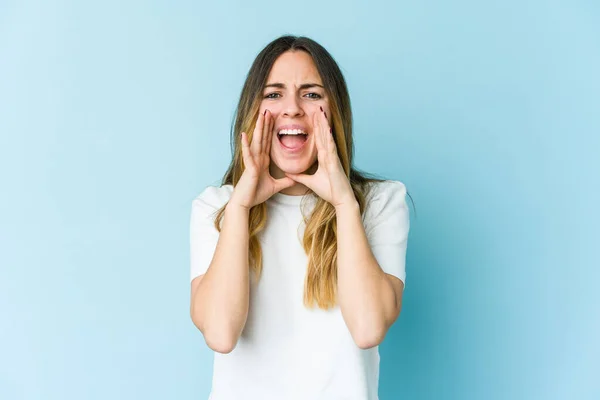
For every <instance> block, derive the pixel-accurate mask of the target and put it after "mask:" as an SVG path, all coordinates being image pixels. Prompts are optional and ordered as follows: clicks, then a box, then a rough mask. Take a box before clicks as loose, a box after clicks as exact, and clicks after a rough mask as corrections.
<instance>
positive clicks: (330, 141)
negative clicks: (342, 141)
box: [325, 127, 337, 154]
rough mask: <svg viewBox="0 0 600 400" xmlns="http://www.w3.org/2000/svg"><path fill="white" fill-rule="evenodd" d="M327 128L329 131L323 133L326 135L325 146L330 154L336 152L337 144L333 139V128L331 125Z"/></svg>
mask: <svg viewBox="0 0 600 400" xmlns="http://www.w3.org/2000/svg"><path fill="white" fill-rule="evenodd" d="M327 129H329V132H327V133H326V134H325V136H326V137H327V148H328V150H329V151H330V152H331V153H332V154H337V146H336V144H335V140H334V139H333V129H332V128H331V127H329V128H327Z"/></svg>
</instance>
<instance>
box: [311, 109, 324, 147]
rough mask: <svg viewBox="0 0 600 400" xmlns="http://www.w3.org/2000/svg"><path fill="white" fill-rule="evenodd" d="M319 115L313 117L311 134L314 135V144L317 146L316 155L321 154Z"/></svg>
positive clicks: (321, 141)
mask: <svg viewBox="0 0 600 400" xmlns="http://www.w3.org/2000/svg"><path fill="white" fill-rule="evenodd" d="M318 114H319V113H318V112H316V113H315V114H314V115H313V127H314V129H313V134H314V135H315V143H316V145H317V155H319V154H321V153H322V152H323V138H322V136H323V135H322V132H321V124H320V123H319V115H318Z"/></svg>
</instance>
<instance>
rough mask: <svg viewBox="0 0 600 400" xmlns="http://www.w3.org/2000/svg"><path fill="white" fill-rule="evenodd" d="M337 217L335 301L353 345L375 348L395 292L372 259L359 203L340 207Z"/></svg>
mask: <svg viewBox="0 0 600 400" xmlns="http://www.w3.org/2000/svg"><path fill="white" fill-rule="evenodd" d="M336 218H337V268H338V273H337V279H338V286H337V291H338V300H339V305H340V309H341V312H342V316H343V318H344V321H345V323H346V325H347V326H348V329H349V330H350V333H351V334H352V337H353V339H354V341H355V342H356V344H357V345H358V346H359V347H361V348H369V347H373V346H376V345H377V344H379V343H380V342H381V340H383V337H384V336H385V333H386V331H387V329H388V327H389V325H390V321H391V319H392V318H393V317H392V316H393V315H394V310H393V309H392V307H391V306H390V305H391V304H396V302H395V301H394V297H395V294H394V290H393V287H392V285H391V284H390V282H389V281H388V279H387V277H386V275H385V273H384V272H383V270H382V269H381V268H380V267H379V264H378V263H377V260H376V259H375V257H374V256H373V253H372V252H371V249H370V247H369V243H368V240H367V236H366V234H365V230H364V227H363V225H362V218H361V215H360V209H359V206H358V203H356V204H354V203H353V204H351V205H344V206H340V207H338V208H337V209H336Z"/></svg>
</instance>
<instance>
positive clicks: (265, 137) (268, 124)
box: [261, 110, 273, 154]
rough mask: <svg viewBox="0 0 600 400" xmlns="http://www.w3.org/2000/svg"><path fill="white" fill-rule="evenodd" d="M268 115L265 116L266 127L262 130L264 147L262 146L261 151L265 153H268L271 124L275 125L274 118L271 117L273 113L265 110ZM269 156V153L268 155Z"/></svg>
mask: <svg viewBox="0 0 600 400" xmlns="http://www.w3.org/2000/svg"><path fill="white" fill-rule="evenodd" d="M265 112H266V114H265V123H264V127H263V130H262V139H261V140H262V146H261V151H262V152H263V153H266V152H267V146H268V144H269V131H270V129H271V124H272V123H273V118H272V116H271V113H270V112H269V110H265ZM267 154H268V153H267Z"/></svg>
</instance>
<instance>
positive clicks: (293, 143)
mask: <svg viewBox="0 0 600 400" xmlns="http://www.w3.org/2000/svg"><path fill="white" fill-rule="evenodd" d="M277 138H279V142H280V143H281V145H282V146H283V147H285V148H286V149H289V150H298V149H300V148H301V147H302V146H304V143H306V141H307V140H308V134H307V133H306V132H304V131H303V130H301V129H282V130H280V131H279V132H278V133H277Z"/></svg>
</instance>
